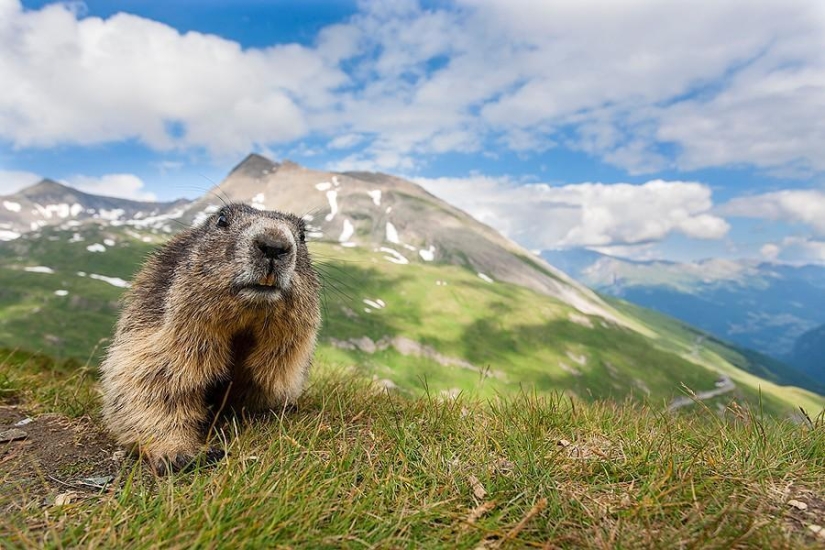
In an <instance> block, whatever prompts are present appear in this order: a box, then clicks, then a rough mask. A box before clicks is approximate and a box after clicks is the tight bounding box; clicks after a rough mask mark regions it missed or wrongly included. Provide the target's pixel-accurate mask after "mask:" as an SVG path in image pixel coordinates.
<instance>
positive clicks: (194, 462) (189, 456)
mask: <svg viewBox="0 0 825 550" xmlns="http://www.w3.org/2000/svg"><path fill="white" fill-rule="evenodd" d="M225 455H226V453H225V452H224V451H223V449H219V448H217V447H210V448H208V449H207V450H206V451H204V452H202V453H174V454H169V455H160V456H150V457H148V458H149V464H150V465H151V466H152V469H153V470H154V471H155V473H156V474H157V475H159V476H165V475H169V474H172V473H175V472H185V471H188V470H191V469H193V468H196V467H198V466H208V465H211V464H215V463H216V462H220V461H221V460H222V459H223V457H224V456H225Z"/></svg>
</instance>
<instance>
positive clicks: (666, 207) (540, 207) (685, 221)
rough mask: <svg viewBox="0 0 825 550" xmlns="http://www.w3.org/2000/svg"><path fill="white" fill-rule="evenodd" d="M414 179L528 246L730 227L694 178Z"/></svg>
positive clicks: (644, 238) (643, 238)
mask: <svg viewBox="0 0 825 550" xmlns="http://www.w3.org/2000/svg"><path fill="white" fill-rule="evenodd" d="M416 181H417V182H418V183H420V184H421V185H423V186H424V187H425V188H427V190H429V191H430V192H432V193H434V194H435V195H438V196H440V197H441V198H444V199H445V200H448V201H449V202H452V203H453V204H456V205H457V206H459V207H460V208H462V209H464V210H466V211H467V212H469V213H470V214H472V215H473V216H475V217H476V218H478V219H479V220H481V221H482V222H484V223H487V224H489V225H491V226H493V227H494V228H496V229H498V230H499V231H501V232H502V233H504V234H505V235H507V236H508V237H510V238H512V239H514V240H517V241H518V242H520V243H521V244H522V245H524V246H525V247H527V248H530V249H548V248H560V247H573V246H590V247H611V246H613V247H615V246H622V245H633V244H640V243H650V242H656V241H660V240H662V239H664V238H665V237H667V236H668V235H669V234H671V233H674V232H677V233H681V234H683V235H686V236H688V237H691V238H694V239H720V238H722V237H724V236H725V235H726V234H727V232H728V229H729V226H728V224H727V222H726V221H725V220H724V219H722V218H720V217H718V216H716V215H714V214H712V213H711V209H712V208H713V200H712V194H711V190H710V189H709V188H708V187H707V186H706V185H703V184H700V183H695V182H683V181H661V180H654V181H649V182H647V183H645V184H642V185H631V184H626V183H616V184H603V183H581V184H574V185H563V186H551V185H547V184H543V183H535V184H527V185H517V184H516V183H515V182H513V181H510V180H508V179H506V178H505V179H500V178H490V177H486V176H474V177H469V178H458V179H457V178H437V179H426V178H417V179H416Z"/></svg>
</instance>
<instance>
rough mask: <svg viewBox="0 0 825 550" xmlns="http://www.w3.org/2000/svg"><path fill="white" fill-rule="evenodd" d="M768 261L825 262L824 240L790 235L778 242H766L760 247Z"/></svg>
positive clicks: (793, 262) (794, 262)
mask: <svg viewBox="0 0 825 550" xmlns="http://www.w3.org/2000/svg"><path fill="white" fill-rule="evenodd" d="M761 253H762V256H763V258H765V259H766V260H768V261H778V262H786V263H791V264H825V241H823V240H818V239H811V238H809V237H800V236H790V237H785V238H783V239H781V240H780V241H779V242H775V243H767V244H765V245H764V246H763V247H762V249H761Z"/></svg>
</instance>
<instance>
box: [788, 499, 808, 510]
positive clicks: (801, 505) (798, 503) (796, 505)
mask: <svg viewBox="0 0 825 550" xmlns="http://www.w3.org/2000/svg"><path fill="white" fill-rule="evenodd" d="M788 506H793V507H794V508H796V509H797V510H807V509H808V505H807V504H805V503H804V502H801V501H799V500H789V501H788Z"/></svg>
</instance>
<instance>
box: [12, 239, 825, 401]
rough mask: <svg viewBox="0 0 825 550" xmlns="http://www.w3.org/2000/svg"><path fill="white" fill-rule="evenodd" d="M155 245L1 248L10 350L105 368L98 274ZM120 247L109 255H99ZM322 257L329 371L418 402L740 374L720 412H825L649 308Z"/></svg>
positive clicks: (677, 387)
mask: <svg viewBox="0 0 825 550" xmlns="http://www.w3.org/2000/svg"><path fill="white" fill-rule="evenodd" d="M144 237H146V235H144V234H137V233H134V232H133V231H132V230H130V229H124V228H106V229H102V228H97V227H87V228H84V229H83V231H80V232H79V233H78V234H75V233H74V232H66V231H59V230H46V231H45V232H44V233H43V234H42V235H41V236H39V237H37V238H31V239H29V238H26V237H24V238H23V239H20V240H18V241H14V242H12V243H5V244H2V245H0V288H3V289H4V290H2V291H0V345H5V346H9V347H21V348H25V349H35V350H38V351H43V352H45V353H47V354H50V355H52V356H55V357H58V358H74V359H77V360H80V361H83V362H85V361H86V360H87V359H88V358H90V357H91V359H92V363H93V364H94V363H95V361H96V360H98V359H99V358H100V357H101V355H102V353H103V351H104V350H105V346H106V343H107V342H108V338H109V337H110V335H111V331H112V327H113V325H114V322H115V319H116V316H117V298H118V297H119V295H120V293H121V292H122V290H123V289H122V288H120V287H118V286H114V285H112V284H111V282H112V281H111V280H109V282H107V281H106V280H100V279H99V278H93V277H95V276H99V275H102V276H104V277H109V278H112V277H115V278H120V279H129V278H131V276H132V274H133V273H134V272H135V271H136V270H137V268H138V266H139V264H140V262H141V261H142V259H143V258H144V257H145V255H146V254H147V253H148V251H149V250H150V249H151V248H152V246H153V245H152V244H151V243H147V242H144ZM149 237H150V238H152V239H154V236H151V235H150V236H149ZM81 239H82V240H81ZM107 241H108V242H110V243H112V241H113V244H111V245H104V246H106V250H105V252H93V251H90V250H88V247H89V246H91V245H95V244H97V245H100V244H101V243H105V242H107ZM92 248H95V247H94V246H93V247H92ZM312 251H313V254H314V256H315V259H316V263H317V265H318V267H319V269H320V270H321V271H322V273H323V279H324V281H325V286H326V288H325V291H324V327H323V330H322V334H321V338H320V346H319V349H318V354H317V355H318V359H319V361H320V362H321V363H326V364H340V365H345V366H348V367H352V368H354V369H356V370H357V371H358V372H359V373H361V374H363V375H365V376H366V377H374V378H376V379H377V380H379V381H380V382H381V383H382V384H384V385H385V386H387V387H391V388H398V389H399V391H401V392H402V393H404V394H407V395H410V396H415V395H421V394H424V393H429V394H431V395H453V394H456V393H458V392H463V393H465V394H467V395H468V396H471V397H491V396H495V395H499V394H502V395H507V394H514V393H517V392H519V391H520V390H521V389H525V390H527V391H536V392H538V393H549V392H553V391H565V392H566V393H567V394H569V395H575V396H578V397H581V398H583V399H588V400H592V399H608V398H610V399H617V400H621V399H625V398H627V397H633V398H636V399H638V400H641V401H644V402H647V403H650V404H652V405H655V406H663V405H665V404H667V403H669V402H671V401H672V400H673V399H675V398H677V397H679V396H684V395H685V394H686V393H687V392H689V391H690V390H692V391H695V392H701V391H703V390H711V389H713V388H714V387H715V385H716V384H717V383H718V382H719V380H720V376H722V375H725V374H727V375H729V376H730V377H731V378H733V379H734V380H735V381H736V386H737V387H736V390H735V391H734V392H731V393H726V394H724V395H722V396H720V397H719V398H718V399H714V400H713V403H711V404H714V405H715V404H717V403H718V404H719V405H720V406H724V405H725V404H727V403H728V402H729V401H730V400H731V399H740V400H745V401H748V402H750V403H752V404H759V405H760V406H762V407H763V410H765V411H766V412H769V413H771V414H776V415H786V414H788V413H789V412H793V411H794V410H796V407H797V406H798V405H802V406H803V407H805V408H806V409H807V410H808V411H811V412H812V414H816V412H818V411H819V410H821V409H822V406H823V402H825V399H823V398H820V397H818V396H816V395H814V394H811V393H809V392H805V391H801V390H796V389H795V388H784V387H781V386H778V385H776V384H773V383H770V382H763V381H762V380H761V379H759V378H757V377H756V376H753V375H751V374H748V373H747V372H743V371H742V370H741V369H743V368H744V369H745V370H748V368H749V365H750V364H751V363H750V362H749V361H750V360H749V359H747V358H745V357H744V356H742V355H736V354H735V352H731V351H730V350H728V349H727V348H725V347H724V345H722V344H721V343H719V344H714V345H712V346H711V345H702V346H699V347H697V346H696V344H695V342H694V341H693V340H692V336H691V335H690V334H687V333H686V330H685V329H684V328H683V326H682V325H680V324H676V323H672V324H668V323H663V322H660V320H658V319H654V320H651V318H650V317H649V316H648V313H647V312H646V311H645V310H640V309H630V308H624V309H622V310H621V311H622V312H623V314H624V316H625V317H626V318H628V319H632V320H633V322H632V324H633V325H635V326H638V327H639V329H638V330H631V329H629V328H626V327H625V326H621V325H618V324H615V323H612V322H609V321H606V320H604V319H602V318H600V317H596V316H586V315H583V314H581V313H580V312H578V311H576V310H575V309H573V308H572V307H570V306H568V305H566V304H564V303H562V302H560V301H558V300H556V299H554V298H551V297H548V296H543V295H538V294H536V293H535V292H532V291H530V290H527V289H525V288H522V287H520V286H516V285H511V284H506V283H501V282H492V283H490V282H487V281H485V280H483V279H482V278H480V277H479V276H478V275H477V274H476V273H474V272H471V271H468V270H466V269H463V268H461V267H457V266H450V265H441V264H428V263H418V264H408V265H399V264H396V263H392V262H389V261H387V259H386V258H385V257H384V254H382V253H381V252H376V251H373V250H371V249H365V248H363V247H356V248H344V247H341V246H339V245H336V244H328V243H313V244H312ZM27 267H28V268H32V267H35V268H37V267H48V268H49V270H50V271H51V272H47V273H42V272H32V271H26V268H27ZM41 271H42V270H41ZM78 272H82V273H85V276H81V275H79V274H78ZM3 283H5V284H3ZM56 291H61V292H60V293H61V294H65V295H58V294H55V292H56ZM699 348H701V349H699ZM739 359H742V361H740V362H738V363H737V361H738V360H739ZM732 363H733V364H732ZM757 374H758V373H757ZM760 392H761V393H760Z"/></svg>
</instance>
